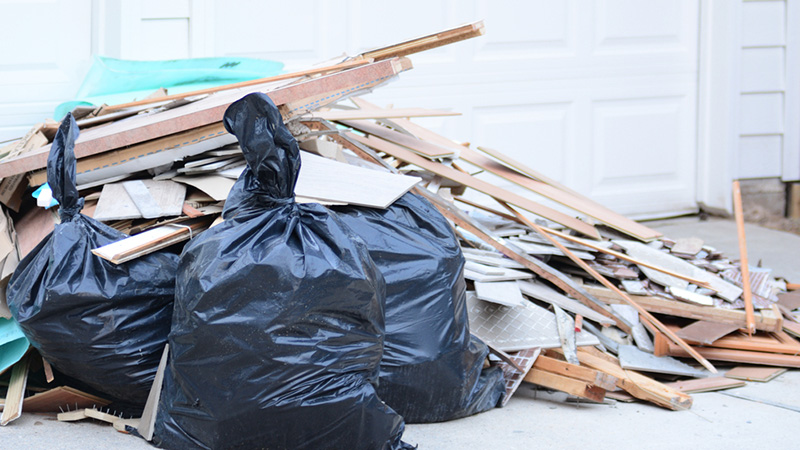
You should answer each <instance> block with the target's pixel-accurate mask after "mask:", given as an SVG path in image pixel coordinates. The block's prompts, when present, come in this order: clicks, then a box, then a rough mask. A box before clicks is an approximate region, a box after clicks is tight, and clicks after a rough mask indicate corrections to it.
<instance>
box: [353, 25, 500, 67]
mask: <svg viewBox="0 0 800 450" xmlns="http://www.w3.org/2000/svg"><path fill="white" fill-rule="evenodd" d="M483 33H484V27H483V21H482V20H480V21H478V22H473V23H469V24H466V25H461V26H458V27H454V28H450V29H447V30H443V31H439V32H436V33H433V34H428V35H425V36H420V37H418V38H414V39H409V40H407V41H403V42H399V43H397V44H392V45H389V46H386V47H380V48H375V49H372V50H368V51H366V52H364V53H361V54H360V55H358V56H357V59H363V58H366V59H370V58H371V59H374V60H376V61H379V60H382V59H384V58H394V57H397V56H406V55H410V54H413V53H419V52H422V51H425V50H430V49H434V48H437V47H441V46H443V45H448V44H452V43H454V42H459V41H463V40H465V39H471V38H474V37H478V36H483Z"/></svg>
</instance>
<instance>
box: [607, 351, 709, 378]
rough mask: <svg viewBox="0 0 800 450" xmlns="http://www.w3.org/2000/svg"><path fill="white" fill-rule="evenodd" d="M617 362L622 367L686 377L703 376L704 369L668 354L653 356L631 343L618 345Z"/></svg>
mask: <svg viewBox="0 0 800 450" xmlns="http://www.w3.org/2000/svg"><path fill="white" fill-rule="evenodd" d="M619 363H620V365H621V366H622V368H623V369H628V370H639V371H642V372H655V373H666V374H670V375H682V376H688V377H705V376H706V375H707V373H706V372H705V371H702V370H699V369H695V368H694V367H692V366H690V365H688V364H684V363H682V362H680V361H678V360H677V359H675V358H670V357H669V356H655V355H652V354H650V353H646V352H643V351H641V350H639V349H638V348H636V347H635V346H633V345H620V346H619Z"/></svg>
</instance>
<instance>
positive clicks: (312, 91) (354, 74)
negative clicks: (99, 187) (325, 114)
mask: <svg viewBox="0 0 800 450" xmlns="http://www.w3.org/2000/svg"><path fill="white" fill-rule="evenodd" d="M410 68H411V64H410V62H409V61H408V60H402V59H389V60H386V61H381V62H376V63H372V64H367V65H364V66H360V67H356V68H353V69H350V70H345V71H342V72H339V73H335V74H332V75H326V76H323V77H320V78H316V79H312V80H309V81H305V82H302V83H297V84H291V85H283V86H277V85H276V84H275V83H271V84H267V85H257V86H251V87H247V88H242V89H238V90H232V91H226V92H224V93H222V92H221V93H219V94H215V95H213V96H210V97H208V98H206V99H203V100H199V101H197V102H194V103H191V104H189V105H186V106H182V107H178V108H174V109H171V110H169V111H164V112H161V113H157V114H151V115H142V116H134V117H131V118H130V119H128V120H124V121H119V122H115V123H112V124H109V125H106V126H103V127H98V128H93V129H90V130H87V131H86V132H84V133H82V134H81V136H80V137H79V138H78V140H77V141H76V143H75V157H76V158H79V159H80V158H84V157H86V156H91V155H96V154H98V153H102V152H105V151H108V150H113V149H117V148H122V147H125V146H128V145H133V144H138V143H140V142H144V141H148V140H151V139H156V138H160V137H163V136H168V135H171V134H175V133H180V132H182V131H186V130H188V129H191V128H197V127H201V126H205V125H209V124H212V123H217V122H220V121H221V120H222V116H223V114H224V113H225V110H226V109H228V106H230V104H231V103H233V102H234V101H236V100H238V99H239V98H241V97H243V96H244V95H246V94H249V93H251V92H262V91H263V92H265V93H266V94H267V95H268V96H269V97H270V98H271V99H272V101H273V102H274V103H275V104H276V105H286V104H289V103H294V104H296V106H295V105H293V107H292V108H290V109H289V110H288V111H285V112H284V113H285V114H289V115H291V114H294V113H297V112H298V111H300V112H305V111H306V110H311V109H315V108H317V107H320V106H324V105H325V104H327V103H330V102H333V101H336V100H339V99H340V98H342V97H344V96H346V95H349V94H351V93H353V92H354V91H357V90H359V89H371V88H373V87H375V86H378V85H380V84H382V83H385V82H386V81H388V80H389V79H391V78H394V77H395V76H396V75H397V74H399V73H400V72H403V71H405V70H408V69H410ZM323 94H324V95H323ZM299 101H302V103H300V104H297V102H299ZM49 152H50V146H45V147H43V148H42V149H41V150H39V151H36V152H33V153H30V154H26V155H22V156H19V157H17V158H13V159H10V160H8V161H4V162H2V163H0V177H7V176H10V175H15V174H18V173H24V172H29V171H32V170H36V169H40V168H42V167H45V166H46V165H47V155H48V154H49Z"/></svg>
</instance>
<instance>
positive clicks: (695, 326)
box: [675, 320, 739, 344]
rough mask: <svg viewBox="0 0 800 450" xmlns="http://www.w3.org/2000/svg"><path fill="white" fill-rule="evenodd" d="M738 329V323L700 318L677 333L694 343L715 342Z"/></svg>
mask: <svg viewBox="0 0 800 450" xmlns="http://www.w3.org/2000/svg"><path fill="white" fill-rule="evenodd" d="M738 329H739V325H738V324H731V323H725V322H710V321H707V320H698V321H697V322H694V323H691V324H689V325H686V326H685V327H683V328H681V329H680V330H677V331H676V332H675V334H677V335H678V336H680V337H681V338H682V339H683V340H685V341H687V342H691V343H694V344H713V343H714V341H716V340H717V339H719V338H721V337H723V336H725V335H726V334H731V333H733V332H734V331H736V330H738Z"/></svg>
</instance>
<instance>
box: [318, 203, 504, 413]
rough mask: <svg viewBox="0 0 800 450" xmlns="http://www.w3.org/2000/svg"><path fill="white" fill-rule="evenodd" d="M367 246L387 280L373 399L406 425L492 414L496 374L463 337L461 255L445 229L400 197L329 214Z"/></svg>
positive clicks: (431, 211)
mask: <svg viewBox="0 0 800 450" xmlns="http://www.w3.org/2000/svg"><path fill="white" fill-rule="evenodd" d="M334 210H335V211H336V212H338V213H339V217H340V218H341V219H342V221H344V223H345V224H347V225H348V226H350V228H352V229H353V231H355V232H356V234H358V235H359V236H360V237H361V238H362V239H364V241H365V242H366V243H367V247H368V248H369V252H370V255H371V256H372V259H373V261H374V262H375V265H376V266H377V267H378V269H380V270H381V272H382V273H383V276H384V278H385V279H386V307H385V308H386V338H385V341H384V353H383V360H382V361H381V372H380V384H379V387H378V395H379V396H380V397H381V399H383V401H385V402H386V404H388V405H389V406H391V407H392V408H393V409H394V410H395V411H397V412H399V413H400V414H401V415H402V416H403V418H404V419H405V420H406V422H407V423H427V422H441V421H445V420H451V419H457V418H459V417H465V416H468V415H472V414H476V413H479V412H482V411H486V410H488V409H491V408H494V407H495V406H496V405H497V402H498V400H499V399H500V397H501V396H502V395H503V392H504V381H503V375H502V372H501V371H500V370H499V369H497V368H494V367H493V368H489V369H486V370H482V367H483V361H484V359H485V358H486V355H487V354H488V352H489V350H488V348H487V347H486V344H484V343H483V342H481V341H480V340H479V339H478V338H476V337H474V336H470V334H469V321H468V319H467V308H466V292H465V282H464V256H463V255H462V253H461V248H460V247H459V245H458V240H457V239H456V237H455V235H454V233H453V230H452V228H451V227H450V224H449V223H448V222H447V219H445V218H444V217H443V216H442V215H441V214H440V213H439V211H437V210H436V209H435V208H434V207H433V205H431V204H430V203H429V202H428V201H427V200H425V199H424V198H422V197H420V196H418V195H415V194H412V193H407V194H405V195H404V196H402V197H401V198H400V199H398V200H397V201H396V202H395V203H394V204H393V205H391V206H389V207H388V208H387V209H385V210H379V209H373V208H364V207H356V206H347V207H337V208H334Z"/></svg>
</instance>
